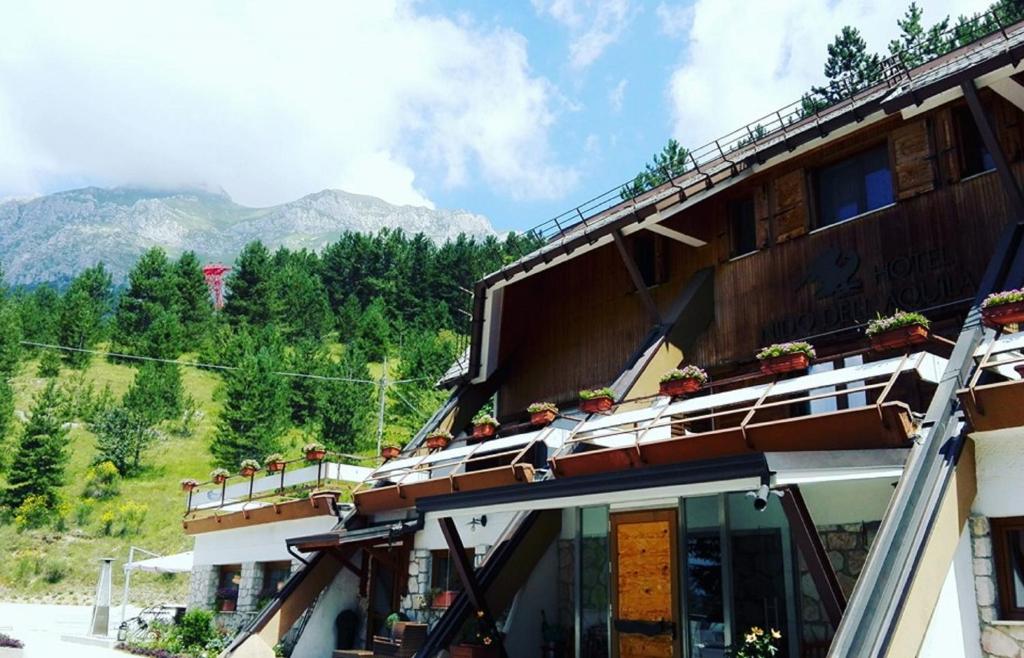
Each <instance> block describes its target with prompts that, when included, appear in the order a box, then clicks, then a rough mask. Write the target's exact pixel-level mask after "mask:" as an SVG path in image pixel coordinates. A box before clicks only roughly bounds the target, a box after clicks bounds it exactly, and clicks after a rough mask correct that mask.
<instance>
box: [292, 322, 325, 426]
mask: <svg viewBox="0 0 1024 658" xmlns="http://www.w3.org/2000/svg"><path fill="white" fill-rule="evenodd" d="M286 361H287V367H288V370H290V371H291V372H302V373H311V374H323V372H324V370H325V369H326V367H327V352H326V350H324V347H323V344H322V343H318V342H316V341H309V340H307V341H301V342H299V343H298V344H297V345H295V346H294V347H293V348H292V350H291V352H290V353H289V354H288V357H287V359H286ZM288 383H289V392H288V400H289V407H290V408H291V416H292V422H293V423H295V424H296V425H299V426H302V425H306V424H307V423H310V422H313V421H315V420H316V417H317V409H319V407H320V403H319V401H320V398H321V397H322V393H323V381H322V380H319V379H313V378H311V377H291V378H289V380H288Z"/></svg>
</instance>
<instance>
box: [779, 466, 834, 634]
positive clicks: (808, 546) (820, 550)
mask: <svg viewBox="0 0 1024 658" xmlns="http://www.w3.org/2000/svg"><path fill="white" fill-rule="evenodd" d="M783 491H784V492H785V493H784V494H783V496H782V509H783V511H785V513H786V520H788V521H789V529H790V532H792V533H793V537H794V538H795V539H796V545H797V548H798V549H799V550H800V554H801V555H802V556H803V558H804V562H806V563H807V569H808V571H810V574H811V579H812V580H813V581H814V586H815V587H816V588H817V589H818V596H819V597H821V604H822V606H824V608H825V614H826V615H828V621H829V623H830V624H832V627H833V628H835V627H837V626H839V621H840V620H841V619H842V618H843V611H844V610H846V595H845V594H843V590H842V588H841V587H840V586H839V579H838V578H836V572H835V569H833V568H832V562H831V561H830V560H829V559H828V553H827V552H826V551H825V546H824V545H823V544H822V543H821V537H820V536H819V535H818V529H817V527H816V526H815V525H814V520H813V519H811V513H810V512H809V511H808V510H807V504H806V503H805V502H804V497H803V495H802V494H801V493H800V487H798V486H796V485H792V486H789V487H786V488H785V489H784V490H783Z"/></svg>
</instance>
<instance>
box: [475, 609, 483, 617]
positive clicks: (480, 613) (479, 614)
mask: <svg viewBox="0 0 1024 658" xmlns="http://www.w3.org/2000/svg"><path fill="white" fill-rule="evenodd" d="M476 616H477V617H479V618H480V619H483V618H484V611H483V610H477V611H476Z"/></svg>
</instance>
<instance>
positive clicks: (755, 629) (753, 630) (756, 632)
mask: <svg viewBox="0 0 1024 658" xmlns="http://www.w3.org/2000/svg"><path fill="white" fill-rule="evenodd" d="M750 632H751V633H753V634H754V635H756V636H758V637H760V636H762V635H764V631H763V630H761V628H760V627H759V626H754V627H753V628H751V629H750Z"/></svg>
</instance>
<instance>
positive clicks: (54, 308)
mask: <svg viewBox="0 0 1024 658" xmlns="http://www.w3.org/2000/svg"><path fill="white" fill-rule="evenodd" d="M60 309H61V301H60V295H58V294H57V291H56V290H54V289H53V286H51V285H49V284H45V283H44V284H43V285H40V286H37V287H36V288H35V289H34V290H32V292H31V293H29V294H26V295H23V296H21V297H20V298H19V299H18V313H19V315H20V316H21V331H22V334H23V335H24V336H25V340H30V341H33V342H36V343H47V344H53V343H56V342H57V323H58V319H59V318H60Z"/></svg>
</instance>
